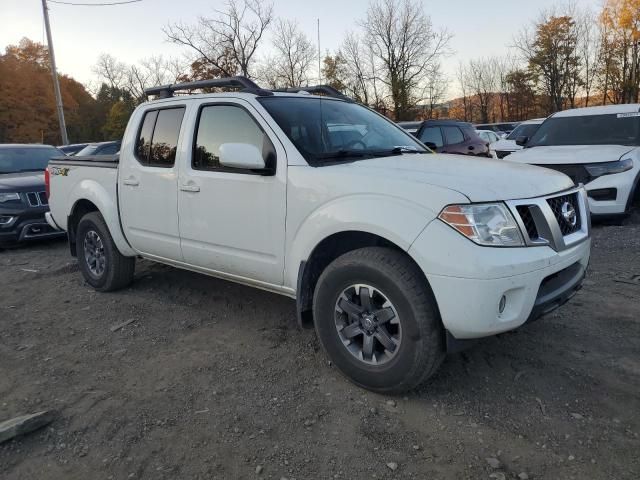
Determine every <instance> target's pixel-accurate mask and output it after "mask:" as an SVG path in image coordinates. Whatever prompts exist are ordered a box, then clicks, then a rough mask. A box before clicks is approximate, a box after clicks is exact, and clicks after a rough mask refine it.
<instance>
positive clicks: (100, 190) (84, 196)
mask: <svg viewBox="0 0 640 480" xmlns="http://www.w3.org/2000/svg"><path fill="white" fill-rule="evenodd" d="M116 182H117V179H113V182H112V184H111V185H113V187H112V188H113V190H112V191H109V190H111V188H110V189H109V190H107V189H106V188H105V187H104V186H103V185H102V184H101V183H100V182H97V181H95V180H92V179H84V180H81V181H80V182H78V183H77V184H76V185H75V186H74V188H73V190H72V191H71V193H70V194H69V203H70V204H72V205H73V207H72V208H71V213H73V212H74V210H75V208H76V205H77V204H78V202H79V201H81V200H88V201H89V202H91V203H93V204H94V205H95V206H96V207H97V208H98V211H99V212H100V214H101V215H102V217H103V218H104V221H105V222H106V224H107V227H108V228H109V233H110V234H111V237H112V238H113V241H114V243H115V244H116V247H118V250H119V251H120V253H122V255H125V256H134V255H136V252H135V251H134V250H133V249H132V248H131V247H130V246H129V243H128V242H127V240H126V239H125V237H124V235H123V233H122V228H121V227H120V214H119V211H118V205H117V203H116V201H117V198H118V197H117V191H116V188H117V187H116V185H117V183H116Z"/></svg>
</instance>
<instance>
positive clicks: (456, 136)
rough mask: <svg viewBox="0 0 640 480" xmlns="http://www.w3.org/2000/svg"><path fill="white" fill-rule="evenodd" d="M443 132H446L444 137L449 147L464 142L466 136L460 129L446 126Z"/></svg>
mask: <svg viewBox="0 0 640 480" xmlns="http://www.w3.org/2000/svg"><path fill="white" fill-rule="evenodd" d="M442 130H444V136H445V138H446V139H447V144H448V145H455V144H456V143H462V142H464V134H463V133H462V130H460V129H459V128H458V127H452V126H446V127H442Z"/></svg>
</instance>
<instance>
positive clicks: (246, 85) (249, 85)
mask: <svg viewBox="0 0 640 480" xmlns="http://www.w3.org/2000/svg"><path fill="white" fill-rule="evenodd" d="M201 88H236V89H240V91H241V92H245V93H253V94H254V95H258V96H261V97H268V96H271V95H273V92H288V93H298V92H307V93H310V94H316V95H324V96H327V97H334V98H339V99H341V100H345V101H347V102H353V99H351V98H349V97H347V96H346V95H344V94H343V93H341V92H339V91H338V90H336V89H335V88H333V87H331V86H329V85H316V86H313V87H287V88H276V89H274V90H266V89H264V88H260V87H259V86H258V85H257V84H256V83H255V82H254V81H253V80H250V79H248V78H247V77H243V76H241V75H237V76H235V77H224V78H212V79H209V80H198V81H195V82H184V83H174V84H173V85H160V86H158V87H151V88H147V89H145V91H144V93H145V94H146V95H147V96H148V95H157V96H158V98H171V97H173V94H174V92H178V91H182V90H198V89H201Z"/></svg>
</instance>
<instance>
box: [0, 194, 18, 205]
mask: <svg viewBox="0 0 640 480" xmlns="http://www.w3.org/2000/svg"><path fill="white" fill-rule="evenodd" d="M11 200H20V194H19V193H16V192H10V193H0V203H4V202H10V201H11Z"/></svg>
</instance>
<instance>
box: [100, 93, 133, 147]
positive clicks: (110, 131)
mask: <svg viewBox="0 0 640 480" xmlns="http://www.w3.org/2000/svg"><path fill="white" fill-rule="evenodd" d="M132 112H133V107H132V106H131V104H128V103H127V102H124V101H122V100H119V101H117V102H116V103H114V104H113V105H112V106H111V109H110V110H109V114H108V115H107V120H106V122H105V124H104V127H102V132H103V134H104V138H105V139H108V140H118V139H120V138H122V135H123V134H124V130H125V128H127V123H128V122H129V117H130V116H131V113H132Z"/></svg>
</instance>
